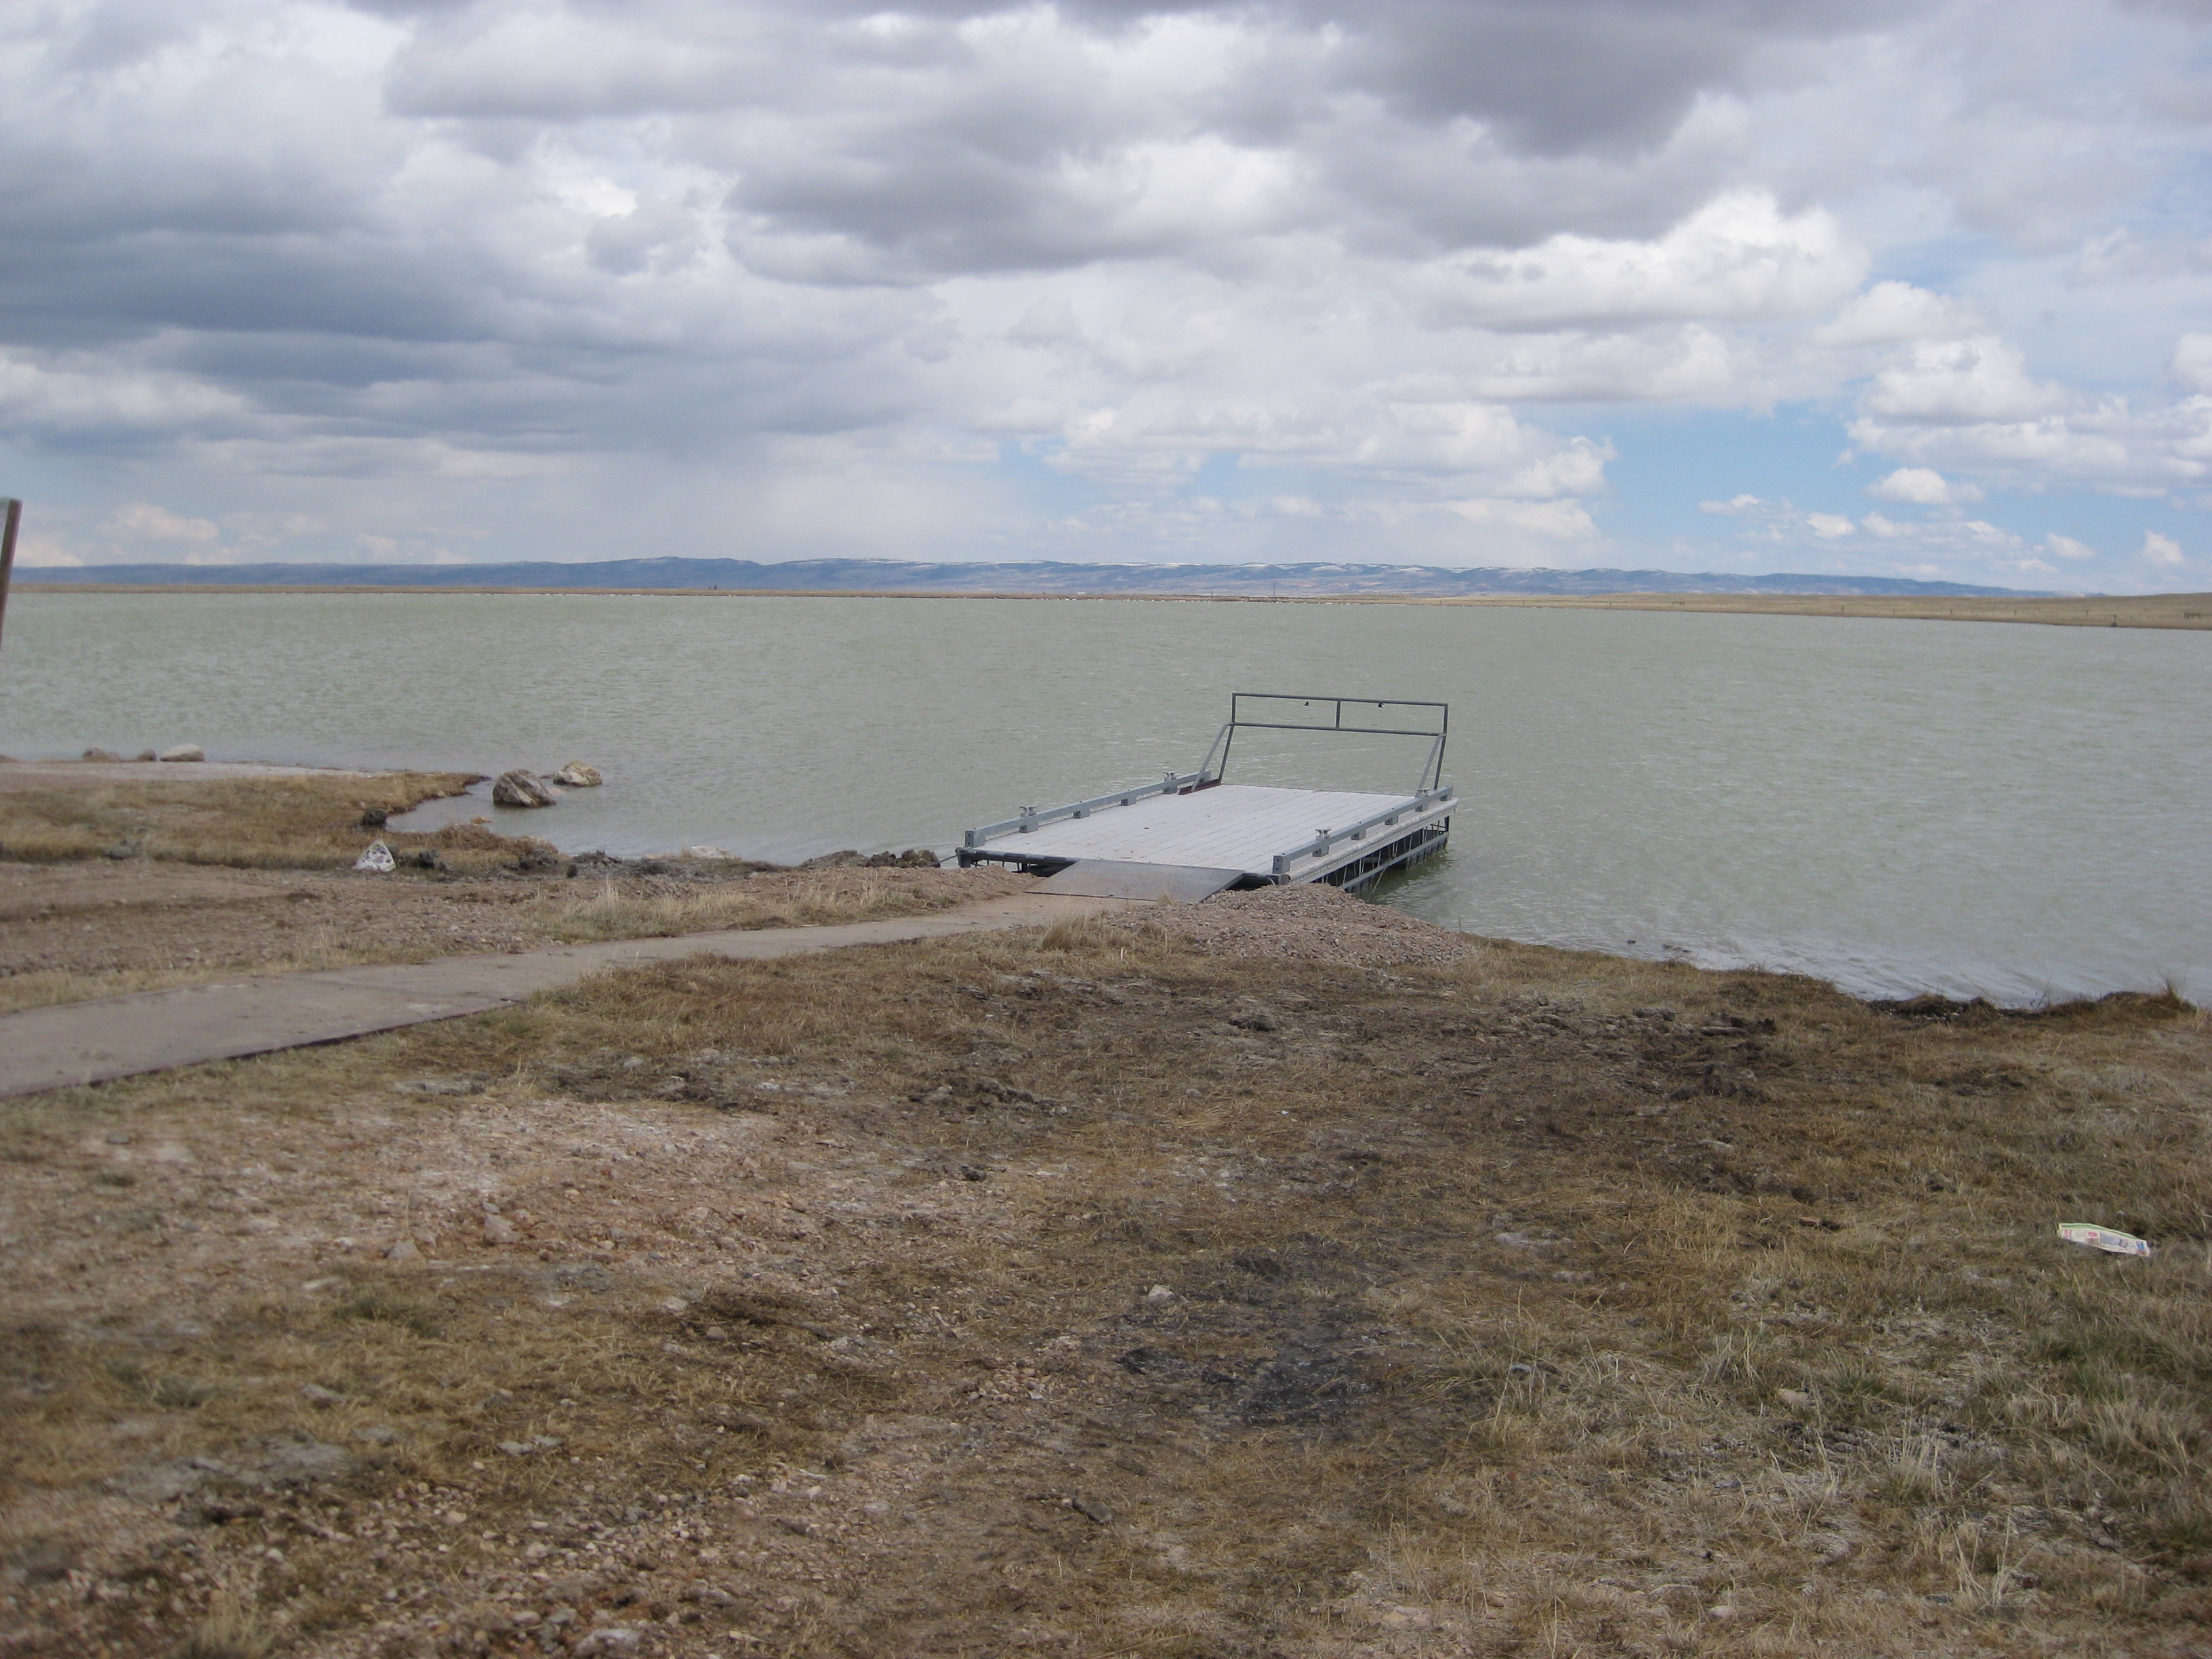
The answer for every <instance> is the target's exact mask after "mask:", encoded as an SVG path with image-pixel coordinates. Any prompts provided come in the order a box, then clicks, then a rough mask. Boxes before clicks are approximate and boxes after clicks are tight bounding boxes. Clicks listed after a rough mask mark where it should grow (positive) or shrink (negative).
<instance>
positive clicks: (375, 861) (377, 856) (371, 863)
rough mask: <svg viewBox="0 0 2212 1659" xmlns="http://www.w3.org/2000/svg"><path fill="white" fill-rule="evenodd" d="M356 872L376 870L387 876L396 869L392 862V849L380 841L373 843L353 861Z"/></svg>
mask: <svg viewBox="0 0 2212 1659" xmlns="http://www.w3.org/2000/svg"><path fill="white" fill-rule="evenodd" d="M353 867H354V868H355V869H356V870H377V871H381V872H384V873H385V874H386V875H389V874H390V873H391V872H392V870H393V869H394V868H395V867H396V866H394V865H393V863H392V849H391V848H389V847H386V845H385V844H384V843H383V842H380V841H373V842H369V844H368V851H367V852H366V853H363V854H362V855H361V856H360V857H359V858H357V859H356V860H354V861H353Z"/></svg>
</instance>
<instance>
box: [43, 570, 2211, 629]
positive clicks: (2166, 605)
mask: <svg viewBox="0 0 2212 1659" xmlns="http://www.w3.org/2000/svg"><path fill="white" fill-rule="evenodd" d="M15 592H16V593H17V595H18V596H21V594H23V593H27V592H37V593H161V594H207V595H225V596H230V595H238V594H283V593H298V594H315V595H328V594H339V593H348V594H380V595H386V596H390V595H392V594H420V595H436V596H439V597H441V598H442V597H448V596H453V597H472V598H479V599H481V598H524V597H538V598H572V599H1026V600H1033V601H1045V600H1054V599H1059V600H1071V601H1082V602H1090V603H1113V602H1116V601H1118V602H1121V603H1126V604H1138V605H1152V604H1162V603H1182V604H1193V605H1433V606H1444V607H1451V606H1460V607H1472V608H1476V609H1506V610H1535V611H1684V612H1705V613H1707V614H1712V615H1729V616H1777V617H1848V618H1854V619H1859V620H1867V621H1887V622H1990V623H2036V624H2040V625H2043V626H2045V627H2059V628H2148V629H2170V630H2180V631H2204V630H2212V593H2154V594H2137V595H2128V596H2121V597H2114V598H2102V597H2084V598H2079V599H1978V598H1971V597H1969V598H1960V599H1948V598H1938V599H1914V598H1905V597H1897V596H1892V595H1887V594H1825V595H1824V594H1802V595H1801V594H1765V593H1741V594H1731V593H1681V594H1676V593H1589V594H1526V593H1479V594H1450V595H1433V596H1432V595H1427V594H1419V593H1285V594H1279V595H1278V594H1267V593H1206V592H1200V593H1191V592H1157V593H1134V592H1133V593H1067V592H1048V591H1040V590H1035V589H1031V590H1021V589H1005V590H1000V589H989V590H982V589H978V590H975V591H962V592H935V591H927V590H920V589H915V588H828V587H792V588H781V587H779V588H769V587H744V588H738V587H537V586H525V587H510V586H495V585H490V584H487V585H485V586H435V587H432V586H370V585H367V584H363V585H360V586H355V585H352V584H348V583H319V584H313V585H309V584H304V583H301V584H294V583H271V582H263V583H246V582H240V583H228V582H68V581H52V580H25V579H24V577H23V576H22V574H21V573H18V574H17V577H16V584H15Z"/></svg>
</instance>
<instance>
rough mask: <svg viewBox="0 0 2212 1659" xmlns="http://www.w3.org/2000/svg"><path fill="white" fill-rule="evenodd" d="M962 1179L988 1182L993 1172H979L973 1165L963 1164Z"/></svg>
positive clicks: (961, 1169)
mask: <svg viewBox="0 0 2212 1659" xmlns="http://www.w3.org/2000/svg"><path fill="white" fill-rule="evenodd" d="M960 1178H961V1179H962V1180H963V1181H988V1180H989V1179H990V1178H991V1172H990V1171H989V1170H979V1169H977V1168H976V1167H975V1165H974V1164H962V1165H961V1166H960Z"/></svg>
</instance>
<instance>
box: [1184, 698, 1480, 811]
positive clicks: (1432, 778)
mask: <svg viewBox="0 0 2212 1659" xmlns="http://www.w3.org/2000/svg"><path fill="white" fill-rule="evenodd" d="M1248 702H1251V703H1258V704H1262V705H1265V704H1295V705H1296V708H1295V709H1293V708H1283V709H1280V710H1279V711H1277V710H1268V709H1264V708H1263V710H1262V712H1280V713H1283V714H1293V713H1296V712H1298V711H1302V710H1305V709H1312V710H1314V711H1316V714H1315V718H1314V719H1312V720H1289V719H1286V720H1248V719H1246V718H1245V714H1244V705H1245V704H1246V703H1248ZM1346 705H1349V706H1350V707H1352V708H1354V709H1362V708H1372V709H1375V710H1376V711H1378V712H1377V713H1376V715H1375V716H1374V718H1376V719H1377V720H1386V719H1389V718H1390V716H1389V715H1388V714H1383V713H1381V712H1380V711H1383V710H1385V709H1391V708H1433V709H1435V710H1436V711H1437V713H1436V718H1435V720H1433V721H1432V722H1431V723H1430V724H1428V725H1425V726H1379V725H1378V726H1346V724H1345V723H1344V711H1345V708H1346ZM1324 708H1325V709H1327V710H1328V718H1327V719H1326V720H1324V719H1322V718H1321V716H1320V713H1319V711H1320V710H1322V709H1324ZM1248 729H1249V730H1251V731H1256V732H1355V733H1358V734H1359V735H1361V736H1364V737H1376V738H1430V739H1431V743H1430V744H1429V754H1428V758H1427V759H1426V760H1425V762H1423V763H1422V765H1421V771H1420V775H1419V777H1417V778H1415V779H1414V780H1413V790H1414V793H1417V794H1418V793H1422V792H1424V791H1426V790H1431V789H1437V788H1440V787H1443V776H1444V738H1445V737H1446V736H1447V734H1448V733H1449V731H1450V729H1451V705H1450V704H1449V703H1444V702H1413V701H1409V700H1407V699H1405V698H1401V697H1305V696H1297V694H1295V693H1292V692H1285V691H1234V692H1231V694H1230V697H1229V722H1228V724H1227V725H1225V726H1223V727H1222V728H1221V730H1220V731H1219V732H1217V733H1216V734H1215V735H1214V738H1213V743H1212V747H1210V748H1208V749H1207V750H1206V759H1205V760H1204V761H1203V762H1201V763H1200V765H1199V771H1200V773H1201V774H1210V775H1212V776H1213V777H1214V778H1216V779H1219V778H1220V777H1222V776H1224V775H1225V774H1226V773H1227V772H1228V770H1229V751H1230V750H1231V747H1232V746H1233V745H1234V744H1236V741H1237V732H1239V731H1242V730H1248ZM1217 752H1218V754H1219V755H1220V757H1221V758H1220V761H1219V763H1218V764H1217V763H1215V760H1214V756H1215V754H1216V753H1217Z"/></svg>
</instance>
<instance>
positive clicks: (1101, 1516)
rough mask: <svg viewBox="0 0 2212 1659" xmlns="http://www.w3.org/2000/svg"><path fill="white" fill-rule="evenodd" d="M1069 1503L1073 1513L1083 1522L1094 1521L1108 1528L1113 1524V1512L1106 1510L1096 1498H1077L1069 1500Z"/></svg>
mask: <svg viewBox="0 0 2212 1659" xmlns="http://www.w3.org/2000/svg"><path fill="white" fill-rule="evenodd" d="M1070 1502H1071V1503H1072V1504H1073V1508H1074V1510H1075V1512H1076V1513H1077V1514H1078V1515H1079V1516H1082V1517H1083V1518H1084V1519H1085V1520H1086V1521H1094V1522H1097V1524H1098V1525H1100V1526H1102V1527H1110V1526H1112V1525H1113V1524H1114V1511H1113V1510H1109V1509H1108V1508H1107V1507H1106V1506H1105V1505H1104V1504H1102V1503H1100V1502H1099V1501H1098V1500H1097V1498H1073V1499H1071V1500H1070Z"/></svg>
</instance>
